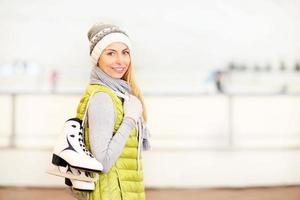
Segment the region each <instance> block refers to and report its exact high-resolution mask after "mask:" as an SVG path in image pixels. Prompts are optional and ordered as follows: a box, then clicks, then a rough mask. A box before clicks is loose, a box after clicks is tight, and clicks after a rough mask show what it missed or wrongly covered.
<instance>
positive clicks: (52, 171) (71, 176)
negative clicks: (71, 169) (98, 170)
mask: <svg viewBox="0 0 300 200" xmlns="http://www.w3.org/2000/svg"><path fill="white" fill-rule="evenodd" d="M46 173H48V174H51V175H54V176H60V177H64V178H69V179H75V180H78V181H86V182H96V181H97V180H98V179H99V175H98V174H96V176H95V177H94V178H92V177H80V176H76V175H74V174H70V173H65V172H61V171H59V170H56V169H48V170H46Z"/></svg>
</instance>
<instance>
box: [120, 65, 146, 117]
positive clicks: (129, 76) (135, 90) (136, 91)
mask: <svg viewBox="0 0 300 200" xmlns="http://www.w3.org/2000/svg"><path fill="white" fill-rule="evenodd" d="M122 79H124V80H125V81H127V83H128V84H129V85H130V87H131V91H132V94H133V95H135V96H136V97H137V98H138V99H139V100H140V101H141V103H142V106H143V118H144V120H145V122H147V119H148V118H147V110H146V105H145V100H144V96H143V94H142V92H141V90H140V88H139V86H138V84H137V82H136V79H135V72H134V67H133V65H132V62H130V65H129V67H128V70H127V71H126V73H125V74H124V76H123V77H122Z"/></svg>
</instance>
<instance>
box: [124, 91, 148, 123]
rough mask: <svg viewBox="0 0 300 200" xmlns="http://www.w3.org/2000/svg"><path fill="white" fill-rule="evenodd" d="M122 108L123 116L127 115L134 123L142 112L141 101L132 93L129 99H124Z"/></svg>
mask: <svg viewBox="0 0 300 200" xmlns="http://www.w3.org/2000/svg"><path fill="white" fill-rule="evenodd" d="M123 109H124V117H129V118H131V119H133V120H134V121H135V123H136V122H137V121H138V119H139V118H140V117H141V115H142V112H143V106H142V103H141V101H140V100H139V99H138V98H137V97H136V96H133V95H130V96H129V99H128V100H125V101H124V104H123Z"/></svg>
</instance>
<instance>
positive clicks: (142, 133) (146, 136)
mask: <svg viewBox="0 0 300 200" xmlns="http://www.w3.org/2000/svg"><path fill="white" fill-rule="evenodd" d="M90 84H100V85H104V86H107V87H109V88H110V89H112V90H113V91H115V92H119V93H122V94H123V95H126V94H128V93H129V94H131V87H130V85H129V84H128V83H127V82H126V81H124V80H122V79H116V78H112V77H111V76H109V75H107V74H106V73H105V72H104V71H103V70H102V69H101V68H100V67H93V68H92V71H91V75H90ZM116 94H117V93H116ZM136 126H137V127H136V128H137V131H138V139H139V147H138V150H139V151H138V153H140V149H141V145H142V150H143V151H147V150H150V149H151V146H150V132H149V129H148V127H147V126H146V123H145V122H144V119H143V117H141V118H140V119H139V120H138V121H137V124H136ZM139 157H140V156H138V159H139Z"/></svg>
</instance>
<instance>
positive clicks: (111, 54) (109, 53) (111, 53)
mask: <svg viewBox="0 0 300 200" xmlns="http://www.w3.org/2000/svg"><path fill="white" fill-rule="evenodd" d="M114 54H115V53H114V52H113V51H111V52H108V53H107V55H109V56H113V55H114Z"/></svg>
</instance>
